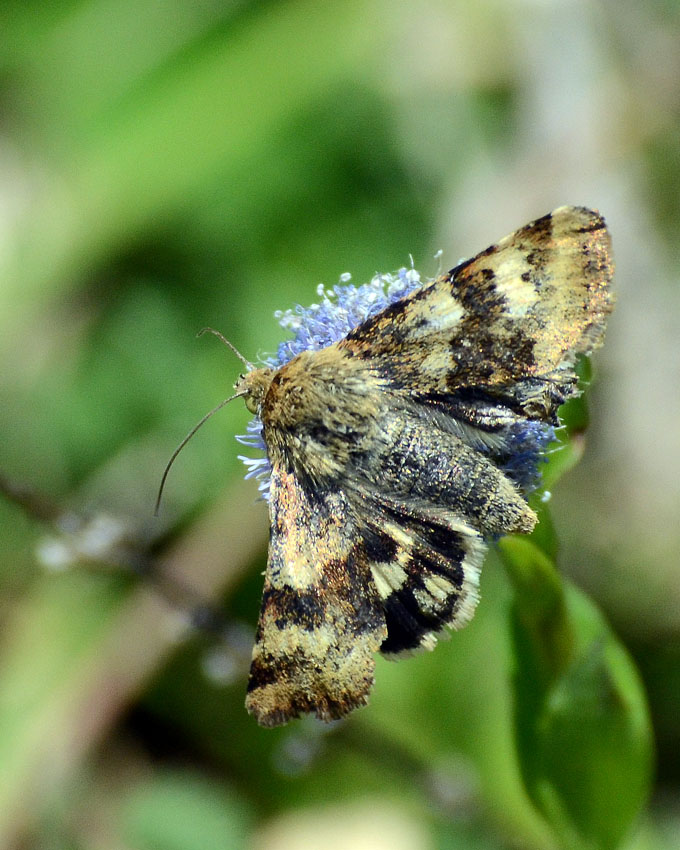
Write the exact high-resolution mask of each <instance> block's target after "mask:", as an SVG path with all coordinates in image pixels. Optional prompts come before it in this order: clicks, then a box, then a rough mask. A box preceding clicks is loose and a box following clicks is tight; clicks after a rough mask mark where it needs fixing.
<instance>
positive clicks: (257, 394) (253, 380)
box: [234, 368, 274, 415]
mask: <svg viewBox="0 0 680 850" xmlns="http://www.w3.org/2000/svg"><path fill="white" fill-rule="evenodd" d="M273 376H274V369H270V368H266V369H252V370H251V371H250V372H247V373H246V374H245V375H239V379H238V381H236V383H235V384H234V389H235V390H236V395H240V396H243V399H244V401H245V403H246V407H247V408H248V410H249V411H250V412H251V413H254V414H255V415H259V413H260V410H261V409H262V402H263V401H264V397H265V396H266V395H267V390H268V389H269V385H270V384H271V382H272V378H273Z"/></svg>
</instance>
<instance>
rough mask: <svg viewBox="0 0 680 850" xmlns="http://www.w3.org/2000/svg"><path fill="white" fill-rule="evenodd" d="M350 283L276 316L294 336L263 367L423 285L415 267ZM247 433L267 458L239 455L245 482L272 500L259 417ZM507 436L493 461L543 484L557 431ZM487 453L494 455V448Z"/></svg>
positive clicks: (521, 427)
mask: <svg viewBox="0 0 680 850" xmlns="http://www.w3.org/2000/svg"><path fill="white" fill-rule="evenodd" d="M350 280H351V275H350V274H344V275H342V276H341V277H340V282H339V283H338V284H337V285H336V286H334V287H333V288H332V289H331V290H330V291H329V290H328V289H326V288H325V286H324V285H323V284H319V286H318V288H317V294H318V296H319V299H320V300H319V303H318V304H312V305H311V306H309V307H300V306H299V305H298V306H296V307H294V308H293V309H291V310H285V311H278V312H276V313H275V314H274V315H275V316H276V318H277V319H278V321H279V324H280V325H281V327H282V328H285V329H286V330H288V331H291V332H292V334H293V337H292V339H287V340H284V342H282V343H281V344H280V345H279V347H278V351H277V354H276V357H267V358H264V365H266V366H271V367H274V368H279V367H280V366H283V365H284V364H285V363H288V361H289V360H292V358H293V357H295V356H296V355H297V354H300V352H301V351H309V350H312V351H316V350H319V349H321V348H326V347H327V346H329V345H332V344H333V343H334V342H338V341H339V340H341V339H343V337H345V336H347V334H348V333H349V332H350V331H351V330H353V329H354V328H355V327H357V325H359V324H361V322H363V321H364V320H365V319H368V318H369V317H370V316H374V315H375V314H376V313H380V312H381V311H382V310H384V309H385V308H386V307H389V305H390V304H393V303H394V302H395V301H398V300H399V299H400V298H403V297H404V296H405V295H408V294H409V292H412V291H413V290H414V289H418V288H419V287H420V286H421V285H422V281H421V278H420V274H419V272H417V271H416V270H415V269H413V268H411V269H406V268H402V269H399V271H398V272H397V273H396V274H378V275H376V276H375V277H374V278H373V279H372V280H371V281H370V283H365V284H363V285H361V286H354V285H353V284H350V283H349V281H350ZM426 282H429V281H426ZM246 430H247V433H246V434H242V435H239V436H237V438H236V439H237V440H238V441H239V442H240V443H241V444H242V445H244V446H247V447H248V448H250V449H256V450H258V451H259V452H262V456H260V457H255V458H252V457H245V456H243V455H239V460H241V461H243V463H244V464H245V465H246V467H247V472H246V476H245V477H246V478H255V479H257V481H258V488H259V490H260V492H261V494H262V495H263V496H264V498H265V499H267V498H268V497H269V480H270V475H271V464H270V463H269V458H268V457H267V454H266V451H267V448H266V445H265V442H264V439H263V437H262V422H261V421H260V419H259V418H258V417H257V416H255V417H254V418H253V419H252V420H251V421H250V422H249V423H248V425H247V426H246ZM504 436H505V439H504V440H503V451H502V454H500V455H499V454H496V455H495V457H494V458H493V459H494V461H495V462H496V463H497V464H498V465H499V466H500V467H501V468H502V469H503V470H504V471H505V472H506V474H507V475H508V476H509V477H510V478H511V479H512V480H513V481H515V483H516V484H518V485H519V486H520V487H521V488H522V489H523V490H525V491H527V492H529V491H531V490H534V489H535V488H536V487H537V486H538V484H539V483H540V472H539V463H540V462H541V461H543V460H545V450H546V448H547V446H548V444H549V443H551V442H552V441H553V440H554V439H555V433H554V429H553V428H551V427H550V426H549V425H545V424H544V423H540V422H530V421H525V422H520V423H517V424H516V425H513V426H509V427H508V429H507V431H506V434H505V435H504ZM482 451H487V452H488V453H489V454H492V451H491V450H490V449H486V450H485V449H482Z"/></svg>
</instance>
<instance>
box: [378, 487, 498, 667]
mask: <svg viewBox="0 0 680 850" xmlns="http://www.w3.org/2000/svg"><path fill="white" fill-rule="evenodd" d="M363 496H364V500H365V502H367V503H368V504H370V505H371V510H370V512H369V513H367V527H366V528H365V529H364V541H365V546H366V550H367V552H368V553H369V562H370V568H371V573H372V575H373V580H374V582H375V586H376V588H377V590H378V594H379V596H380V599H381V600H382V605H383V609H384V616H385V622H386V625H387V637H386V638H385V640H384V641H383V643H382V645H381V647H380V651H381V652H382V653H383V654H384V655H387V656H388V657H390V656H392V657H394V656H396V655H399V654H402V653H408V652H411V651H413V650H417V649H432V648H433V647H434V646H435V644H436V639H437V635H438V634H440V633H441V632H442V630H443V629H444V628H445V627H447V626H448V627H450V628H453V629H459V628H461V627H462V626H464V625H466V624H467V623H468V622H469V621H470V620H471V619H472V616H473V614H474V611H475V607H476V605H477V602H478V600H479V573H480V570H481V566H482V561H483V559H484V553H485V552H486V545H485V544H484V542H483V540H482V537H481V535H480V534H479V532H478V531H477V530H475V529H474V528H472V527H471V526H470V525H469V523H467V522H466V521H465V520H464V519H463V518H462V517H458V516H456V515H455V514H454V513H453V512H451V511H447V510H445V509H442V508H439V507H436V506H433V505H431V504H428V503H426V502H424V501H421V500H416V499H411V498H406V499H403V500H401V501H400V500H398V499H395V498H392V497H388V496H385V495H377V494H376V493H375V492H373V493H371V492H366V491H365V492H364V494H363ZM369 517H370V518H369Z"/></svg>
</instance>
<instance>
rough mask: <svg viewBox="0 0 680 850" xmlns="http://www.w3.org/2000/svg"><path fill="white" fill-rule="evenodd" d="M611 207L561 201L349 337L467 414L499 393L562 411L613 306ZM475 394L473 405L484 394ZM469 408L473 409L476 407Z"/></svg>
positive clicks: (534, 411) (410, 386)
mask: <svg viewBox="0 0 680 850" xmlns="http://www.w3.org/2000/svg"><path fill="white" fill-rule="evenodd" d="M612 272H613V267H612V261H611V255H610V238H609V234H608V231H607V228H606V225H605V222H604V220H603V218H602V217H601V216H600V215H599V214H598V213H596V212H593V211H592V210H588V209H585V208H584V207H560V208H559V209H557V210H555V211H554V212H553V213H550V214H549V215H546V216H544V217H543V218H540V219H537V220H536V221H534V222H532V223H531V224H528V225H526V227H523V228H521V229H520V230H517V231H515V232H514V233H512V234H511V235H510V236H507V237H506V238H505V239H502V240H501V241H500V242H498V244H496V245H492V246H491V247H490V248H487V250H485V251H483V252H482V253H481V254H478V255H477V256H476V257H474V258H473V259H471V260H468V261H466V262H464V263H461V264H460V265H458V266H456V268H454V269H452V270H451V271H450V272H447V273H446V274H444V275H442V276H441V277H439V278H437V280H435V281H434V282H433V283H432V284H430V285H429V286H425V287H423V288H422V289H420V290H416V291H415V292H413V293H411V295H409V296H407V297H406V298H404V299H402V300H401V301H398V302H396V303H395V304H393V305H392V306H391V307H388V308H387V309H386V310H384V311H383V312H382V313H379V314H378V315H376V316H375V317H373V318H371V319H369V320H368V321H366V322H364V323H363V324H361V325H359V326H358V327H357V328H355V329H354V330H353V331H352V332H351V333H350V334H348V336H347V337H346V338H345V340H343V342H342V343H340V345H341V346H343V347H346V348H348V349H349V350H350V351H351V352H352V353H353V354H354V355H355V356H359V357H363V358H366V359H369V360H370V361H371V364H372V366H373V368H374V369H375V370H376V372H378V373H379V374H380V375H381V376H382V377H383V378H384V380H385V382H386V383H387V384H388V385H389V386H390V387H391V388H392V389H394V390H396V391H399V390H400V389H402V390H405V391H407V392H408V394H409V397H410V398H411V399H412V400H420V401H422V402H425V403H432V404H438V405H441V404H442V403H444V404H446V403H450V404H452V405H453V409H452V413H453V414H454V415H455V414H456V408H459V412H462V415H463V417H465V413H466V411H472V408H473V407H474V406H476V409H477V414H476V415H477V416H479V415H480V414H479V410H480V406H481V408H483V407H484V405H487V406H488V405H492V404H493V403H494V402H495V401H499V402H500V403H502V404H504V405H506V406H507V407H508V409H511V410H514V411H516V413H518V414H520V415H524V416H528V417H529V418H532V419H539V420H545V421H554V415H555V411H556V409H557V407H558V406H559V404H561V403H562V402H563V401H564V400H565V398H567V397H569V396H570V395H573V394H575V392H576V375H575V373H574V361H575V359H576V356H577V355H578V354H580V353H589V352H590V351H592V349H593V348H595V347H597V346H598V345H600V343H601V342H602V338H603V334H604V327H605V322H606V318H607V315H608V313H609V312H610V311H611V309H612V306H613V299H612V295H611V292H610V282H611V277H612ZM473 402H474V405H473ZM470 415H473V413H471V414H470Z"/></svg>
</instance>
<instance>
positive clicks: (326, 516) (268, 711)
mask: <svg viewBox="0 0 680 850" xmlns="http://www.w3.org/2000/svg"><path fill="white" fill-rule="evenodd" d="M269 505H270V528H271V530H270V535H271V537H270V545H269V560H268V563H267V571H266V574H265V583H264V593H263V598H262V608H261V612H260V620H259V624H258V629H257V635H256V643H255V647H254V649H253V660H252V666H251V668H250V679H249V682H248V695H247V698H246V707H247V709H248V711H250V712H251V713H252V714H254V715H255V717H256V718H257V720H258V722H259V723H260V724H261V725H263V726H277V725H280V724H282V723H286V722H287V721H288V720H290V719H291V718H293V717H298V716H299V715H301V714H316V716H317V717H319V718H320V719H322V720H334V719H336V718H339V717H342V716H344V715H345V714H347V713H348V712H350V711H352V709H354V708H356V707H357V706H360V705H363V704H364V703H365V702H366V701H367V697H368V693H369V691H370V689H371V687H372V685H373V671H374V667H375V660H374V653H375V652H377V651H378V649H379V647H380V645H381V644H382V642H383V641H384V639H385V637H386V635H387V628H386V625H385V615H384V613H383V609H382V605H381V600H380V597H379V595H378V592H377V589H376V587H375V583H374V581H373V579H372V576H371V571H370V566H369V557H370V555H369V552H368V551H367V548H366V545H365V543H364V541H363V539H362V538H361V536H360V534H359V533H358V531H357V523H356V520H355V513H354V510H353V508H352V506H351V504H350V503H349V501H348V499H347V497H346V495H345V494H343V492H342V491H339V490H334V491H333V492H331V491H330V490H325V491H324V490H321V489H318V490H314V491H312V490H310V489H307V488H306V487H305V486H303V485H302V484H301V482H300V481H299V480H298V478H297V477H296V476H295V475H294V474H293V473H292V472H289V471H286V470H285V469H283V468H282V467H281V466H280V465H275V466H274V469H273V471H272V476H271V488H270V502H269Z"/></svg>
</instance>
